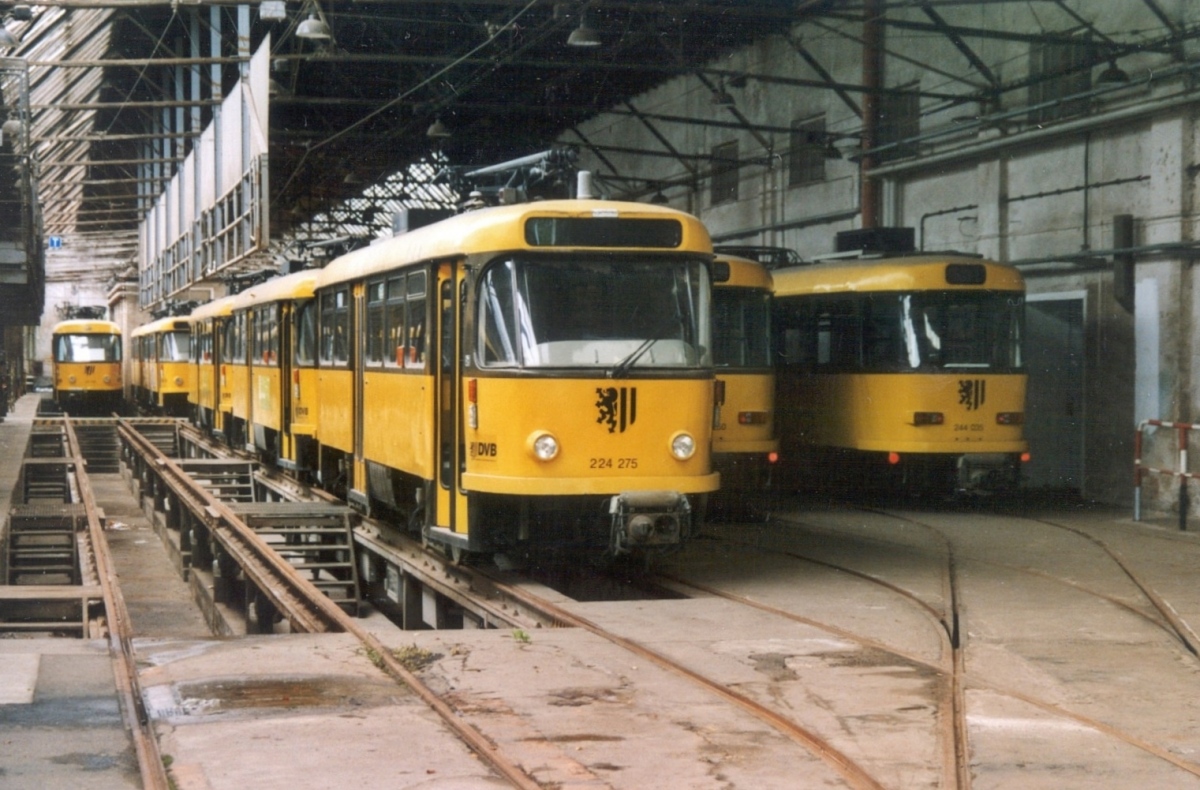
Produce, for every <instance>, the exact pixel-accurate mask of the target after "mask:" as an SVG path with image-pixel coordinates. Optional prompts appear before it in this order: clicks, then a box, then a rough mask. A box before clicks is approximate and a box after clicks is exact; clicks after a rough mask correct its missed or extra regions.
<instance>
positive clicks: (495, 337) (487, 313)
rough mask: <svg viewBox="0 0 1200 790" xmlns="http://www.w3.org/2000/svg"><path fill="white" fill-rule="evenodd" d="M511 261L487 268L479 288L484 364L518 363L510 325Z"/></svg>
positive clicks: (481, 342)
mask: <svg viewBox="0 0 1200 790" xmlns="http://www.w3.org/2000/svg"><path fill="white" fill-rule="evenodd" d="M512 268H513V264H512V263H511V262H507V263H504V264H501V265H499V266H493V267H492V268H490V269H488V271H487V274H485V275H484V279H483V283H482V284H481V287H480V302H481V305H480V307H481V316H480V317H481V319H482V320H481V321H480V349H481V351H482V353H483V364H484V365H490V366H504V365H516V364H517V361H518V359H517V338H516V332H515V330H516V327H515V326H512V323H513V322H512V316H514V315H516V311H515V310H514V309H513V287H512V280H513V271H512Z"/></svg>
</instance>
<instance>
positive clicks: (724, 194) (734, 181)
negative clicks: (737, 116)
mask: <svg viewBox="0 0 1200 790" xmlns="http://www.w3.org/2000/svg"><path fill="white" fill-rule="evenodd" d="M737 163H738V144H737V141H736V140H734V141H733V142H730V143H721V144H720V145H714V146H713V149H712V205H714V206H715V205H717V204H719V203H730V202H733V201H735V200H737V199H738V164H737Z"/></svg>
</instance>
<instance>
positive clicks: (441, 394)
mask: <svg viewBox="0 0 1200 790" xmlns="http://www.w3.org/2000/svg"><path fill="white" fill-rule="evenodd" d="M463 285H464V280H463V267H461V266H459V265H457V264H456V263H453V262H450V263H442V264H440V265H439V266H438V270H437V287H438V301H437V304H438V309H437V311H436V312H437V339H438V344H437V345H438V349H437V357H436V359H435V360H434V362H435V372H434V379H435V386H436V387H437V393H438V399H437V430H436V432H435V433H436V436H435V442H436V445H435V446H436V452H437V477H438V479H437V485H436V486H435V487H434V488H435V490H436V491H437V496H436V501H435V503H434V504H435V506H434V512H433V514H432V518H431V520H430V522H429V523H431V524H433V525H434V526H437V527H443V528H446V529H449V530H450V531H451V532H455V533H460V534H462V535H463V536H464V537H465V536H466V532H467V498H466V496H465V495H464V494H463V493H462V488H461V486H460V485H459V479H460V475H461V470H462V441H463V440H462V430H463V428H462V416H461V415H462V409H461V408H460V400H461V393H460V392H459V389H460V382H461V381H462V332H461V331H460V324H459V320H458V317H459V315H460V314H461V309H462V307H461V300H462V288H463Z"/></svg>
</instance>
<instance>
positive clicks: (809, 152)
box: [788, 115, 827, 187]
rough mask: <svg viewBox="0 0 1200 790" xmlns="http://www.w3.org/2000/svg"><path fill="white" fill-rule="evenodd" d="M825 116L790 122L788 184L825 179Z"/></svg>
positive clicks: (797, 184) (808, 182) (809, 182)
mask: <svg viewBox="0 0 1200 790" xmlns="http://www.w3.org/2000/svg"><path fill="white" fill-rule="evenodd" d="M826 142H827V138H826V135H825V116H823V115H822V116H821V117H819V118H810V119H808V120H804V121H795V122H793V123H792V132H791V135H790V145H789V146H788V148H789V156H788V186H793V187H794V186H799V185H800V184H811V183H813V182H814V181H824V180H825V147H826Z"/></svg>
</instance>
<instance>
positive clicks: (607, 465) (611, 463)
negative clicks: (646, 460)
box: [588, 458, 638, 469]
mask: <svg viewBox="0 0 1200 790" xmlns="http://www.w3.org/2000/svg"><path fill="white" fill-rule="evenodd" d="M637 465H638V462H637V459H636V458H591V459H589V460H588V468H589V469H637Z"/></svg>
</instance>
